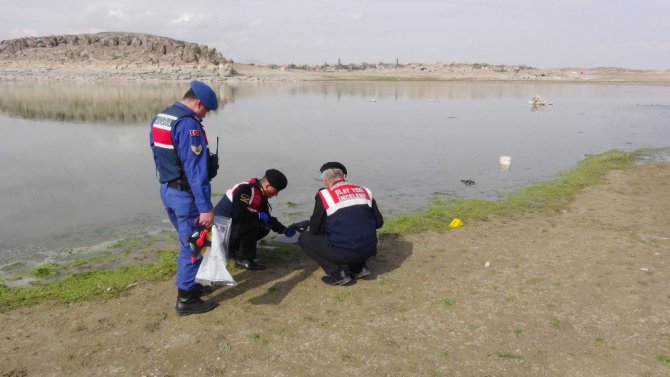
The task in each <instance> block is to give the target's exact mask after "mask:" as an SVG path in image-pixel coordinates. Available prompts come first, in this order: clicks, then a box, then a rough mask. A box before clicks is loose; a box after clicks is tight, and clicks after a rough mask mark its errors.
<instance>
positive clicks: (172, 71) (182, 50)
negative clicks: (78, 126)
mask: <svg viewBox="0 0 670 377" xmlns="http://www.w3.org/2000/svg"><path fill="white" fill-rule="evenodd" d="M232 63H233V62H232V60H228V59H226V58H225V57H224V56H223V55H222V54H221V53H220V52H218V51H217V50H216V49H214V48H209V47H208V46H206V45H200V44H197V43H189V42H184V41H178V40H174V39H170V38H165V37H160V36H155V35H150V34H138V33H113V32H105V33H97V34H78V35H56V36H44V37H26V38H19V39H12V40H5V41H0V69H2V70H3V71H5V72H4V73H5V76H7V75H8V76H10V77H11V76H12V73H15V74H16V75H17V76H21V75H26V74H30V73H31V72H32V73H34V74H36V75H40V76H47V77H49V76H54V77H61V78H67V76H68V74H71V75H73V76H75V77H76V76H84V77H94V78H95V77H98V78H105V77H115V76H119V77H126V78H152V77H154V76H155V78H157V79H183V78H190V77H201V78H202V77H209V78H217V77H229V76H232V75H233V74H234V71H233V69H232ZM63 76H64V77H63ZM17 78H19V77H17Z"/></svg>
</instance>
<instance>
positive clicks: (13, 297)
mask: <svg viewBox="0 0 670 377" xmlns="http://www.w3.org/2000/svg"><path fill="white" fill-rule="evenodd" d="M175 256H176V251H166V250H163V251H160V252H159V260H158V262H156V263H153V264H143V265H137V266H128V267H119V268H116V269H113V270H102V271H93V272H84V273H77V274H73V275H70V276H67V277H65V278H63V279H62V280H60V281H57V282H52V283H41V284H35V285H34V286H32V287H30V288H9V287H6V286H0V312H6V311H8V310H11V309H13V308H16V307H20V306H23V305H28V304H35V303H38V302H42V301H45V300H50V299H55V300H62V301H66V302H72V301H80V300H85V299H107V298H110V297H115V296H116V295H117V294H118V293H119V292H121V291H123V290H124V289H125V288H126V287H128V285H130V284H132V283H133V282H137V281H157V280H167V279H170V278H172V276H173V275H174V273H175V271H176V265H175Z"/></svg>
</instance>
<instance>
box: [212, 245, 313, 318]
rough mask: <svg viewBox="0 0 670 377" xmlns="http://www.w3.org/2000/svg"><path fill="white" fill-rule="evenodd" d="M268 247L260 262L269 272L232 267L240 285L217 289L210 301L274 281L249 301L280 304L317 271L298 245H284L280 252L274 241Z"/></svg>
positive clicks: (260, 250)
mask: <svg viewBox="0 0 670 377" xmlns="http://www.w3.org/2000/svg"><path fill="white" fill-rule="evenodd" d="M267 244H268V246H269V247H268V248H259V250H258V260H259V262H262V263H264V264H265V265H266V267H267V269H266V270H262V271H247V270H241V269H238V268H236V267H232V268H230V267H229V271H230V272H231V275H232V276H233V278H234V279H235V282H237V284H236V285H234V286H230V287H215V289H214V293H213V295H212V296H211V297H209V299H211V300H213V301H215V302H221V301H226V300H230V299H232V298H234V297H237V296H239V295H241V294H243V293H245V292H248V291H251V290H254V289H256V288H258V287H261V286H263V285H265V284H268V283H271V282H275V283H274V284H273V285H272V286H271V287H270V288H268V289H267V290H266V291H265V292H264V293H262V294H261V295H260V296H257V297H254V298H252V299H250V302H251V303H253V304H268V305H277V304H279V303H281V301H282V300H283V299H284V298H285V297H286V296H287V295H288V294H289V292H291V290H292V289H293V288H294V287H295V286H296V285H297V284H298V283H300V282H301V281H303V280H305V279H306V278H307V277H308V276H309V275H310V274H311V273H312V272H314V270H316V269H317V268H318V266H317V265H316V264H314V263H312V262H311V261H309V260H308V259H307V257H306V256H305V255H304V254H303V253H302V251H301V250H300V248H299V247H298V245H297V244H292V245H283V246H281V250H280V251H276V250H273V248H274V247H275V246H276V245H275V244H273V243H272V242H268V243H267ZM230 265H232V263H231V264H229V266H230ZM286 277H288V279H287V278H286Z"/></svg>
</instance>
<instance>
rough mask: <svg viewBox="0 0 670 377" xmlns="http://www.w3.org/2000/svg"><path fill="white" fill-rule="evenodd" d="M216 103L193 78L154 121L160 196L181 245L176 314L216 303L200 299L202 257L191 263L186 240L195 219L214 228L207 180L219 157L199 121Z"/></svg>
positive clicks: (153, 142) (153, 143) (198, 310)
mask: <svg viewBox="0 0 670 377" xmlns="http://www.w3.org/2000/svg"><path fill="white" fill-rule="evenodd" d="M217 107H218V100H217V98H216V94H215V93H214V91H213V90H212V88H210V87H209V86H208V85H207V84H205V83H203V82H200V81H191V84H190V89H189V90H188V91H187V92H186V94H184V98H183V99H182V100H181V101H178V102H175V103H174V104H173V105H172V106H170V107H168V108H166V109H165V110H163V111H161V112H160V113H159V114H158V115H156V117H155V118H154V119H153V120H152V122H151V125H152V126H151V134H150V145H151V150H152V151H153V156H154V161H155V163H156V169H157V170H158V178H159V181H160V195H161V199H162V200H163V205H164V206H165V210H166V211H167V214H168V217H169V218H170V221H171V222H172V225H174V227H175V229H176V230H177V236H178V238H179V243H180V248H179V254H178V255H177V278H176V285H177V292H178V293H177V304H176V306H175V310H176V312H177V314H178V315H188V314H196V313H204V312H207V311H210V310H212V309H214V308H215V307H216V303H214V302H212V301H203V300H201V299H200V296H201V295H202V294H203V287H202V286H201V285H200V284H197V283H196V282H195V274H196V273H197V272H198V267H199V266H200V262H201V261H202V256H198V258H197V259H195V260H193V261H192V259H191V256H192V255H193V249H192V248H191V246H190V245H189V242H188V238H189V236H191V235H192V234H193V233H194V232H195V225H196V221H197V222H198V223H199V224H200V225H202V226H203V227H211V226H212V224H213V222H214V212H213V206H212V202H211V191H212V189H211V186H210V184H209V181H210V180H211V179H212V178H214V176H216V171H217V169H218V156H216V155H211V154H210V153H209V148H208V144H207V135H206V134H205V130H204V129H203V126H202V124H201V122H202V120H203V118H205V116H206V115H207V113H208V112H209V111H210V110H216V109H217Z"/></svg>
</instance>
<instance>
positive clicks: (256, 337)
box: [249, 332, 270, 346]
mask: <svg viewBox="0 0 670 377" xmlns="http://www.w3.org/2000/svg"><path fill="white" fill-rule="evenodd" d="M249 338H250V339H251V340H253V341H254V342H256V343H260V344H262V345H264V346H267V345H268V344H269V343H270V342H269V341H268V340H267V339H263V337H262V336H261V334H260V333H257V332H255V333H252V334H251V335H249Z"/></svg>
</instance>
